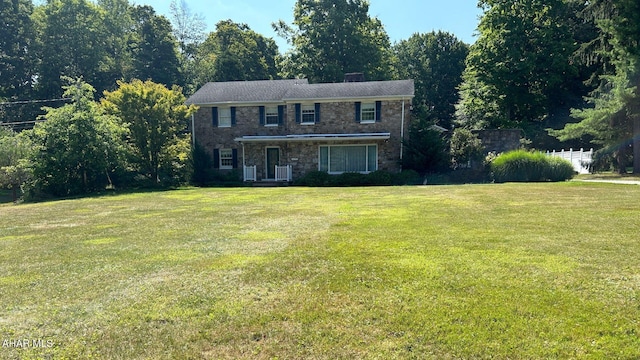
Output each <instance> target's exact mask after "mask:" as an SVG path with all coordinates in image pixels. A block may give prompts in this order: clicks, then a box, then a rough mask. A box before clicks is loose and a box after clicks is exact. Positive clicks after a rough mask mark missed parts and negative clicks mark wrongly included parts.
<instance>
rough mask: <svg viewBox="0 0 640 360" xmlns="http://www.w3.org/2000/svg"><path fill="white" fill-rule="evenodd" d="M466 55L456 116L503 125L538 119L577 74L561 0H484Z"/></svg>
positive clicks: (479, 124) (567, 12) (568, 11)
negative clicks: (482, 10)
mask: <svg viewBox="0 0 640 360" xmlns="http://www.w3.org/2000/svg"><path fill="white" fill-rule="evenodd" d="M479 5H480V6H482V7H483V9H484V14H483V16H482V18H481V19H480V23H479V25H478V33H479V37H478V40H477V41H476V43H475V44H474V45H472V46H471V50H470V53H469V56H468V58H467V61H466V65H467V67H466V69H465V71H464V74H463V79H464V81H463V84H462V86H461V101H460V103H459V104H458V116H457V117H458V122H459V123H460V124H461V125H463V126H466V127H470V128H484V127H492V128H507V127H518V126H523V125H525V126H526V124H527V123H528V122H535V121H540V120H541V119H542V118H543V117H544V116H545V115H546V114H547V113H548V111H549V109H550V108H552V107H553V105H554V101H556V100H558V99H561V98H562V97H563V94H564V93H565V92H566V91H567V88H566V79H567V78H571V77H575V76H576V74H577V70H576V67H575V66H574V65H573V64H572V62H571V61H570V60H571V57H572V54H573V53H574V51H575V50H576V48H577V45H576V44H575V41H574V37H573V32H572V28H571V26H570V24H571V21H570V19H572V18H575V13H574V12H573V11H572V8H570V7H569V6H568V5H567V2H566V1H565V0H521V1H515V2H514V1H503V0H484V1H480V2H479Z"/></svg>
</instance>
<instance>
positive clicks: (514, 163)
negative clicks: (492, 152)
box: [491, 150, 574, 182]
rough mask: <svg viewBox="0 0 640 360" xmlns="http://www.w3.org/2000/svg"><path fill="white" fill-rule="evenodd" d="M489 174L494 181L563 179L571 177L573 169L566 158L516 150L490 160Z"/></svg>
mask: <svg viewBox="0 0 640 360" xmlns="http://www.w3.org/2000/svg"><path fill="white" fill-rule="evenodd" d="M491 174H492V177H493V180H494V181H495V182H507V181H520V182H529V181H565V180H569V179H571V178H572V177H573V175H574V170H573V166H572V165H571V163H570V162H569V161H567V160H564V159H561V158H558V157H550V156H546V155H545V154H543V153H541V152H529V151H525V150H516V151H510V152H506V153H503V154H500V155H498V157H496V158H495V159H494V160H493V161H492V162H491Z"/></svg>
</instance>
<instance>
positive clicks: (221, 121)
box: [218, 107, 231, 128]
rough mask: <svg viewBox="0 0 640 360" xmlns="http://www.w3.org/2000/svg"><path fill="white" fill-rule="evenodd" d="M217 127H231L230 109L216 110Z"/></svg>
mask: <svg viewBox="0 0 640 360" xmlns="http://www.w3.org/2000/svg"><path fill="white" fill-rule="evenodd" d="M218 127H221V128H226V127H231V108H230V107H221V108H218Z"/></svg>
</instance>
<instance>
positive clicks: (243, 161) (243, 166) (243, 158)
mask: <svg viewBox="0 0 640 360" xmlns="http://www.w3.org/2000/svg"><path fill="white" fill-rule="evenodd" d="M240 145H242V180H243V181H247V174H246V171H247V166H246V165H247V164H246V163H245V156H244V142H242V141H241V142H240Z"/></svg>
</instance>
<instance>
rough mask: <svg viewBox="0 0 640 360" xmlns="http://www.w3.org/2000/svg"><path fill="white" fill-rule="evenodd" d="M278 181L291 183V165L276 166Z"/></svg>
mask: <svg viewBox="0 0 640 360" xmlns="http://www.w3.org/2000/svg"><path fill="white" fill-rule="evenodd" d="M276 181H291V165H286V166H278V165H276Z"/></svg>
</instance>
